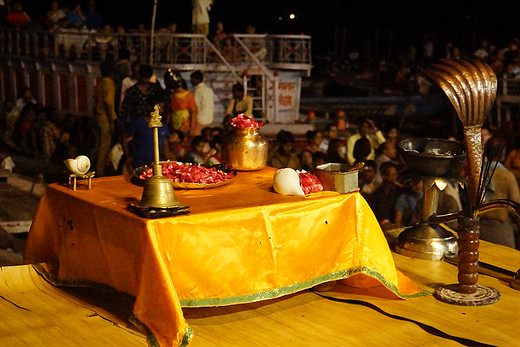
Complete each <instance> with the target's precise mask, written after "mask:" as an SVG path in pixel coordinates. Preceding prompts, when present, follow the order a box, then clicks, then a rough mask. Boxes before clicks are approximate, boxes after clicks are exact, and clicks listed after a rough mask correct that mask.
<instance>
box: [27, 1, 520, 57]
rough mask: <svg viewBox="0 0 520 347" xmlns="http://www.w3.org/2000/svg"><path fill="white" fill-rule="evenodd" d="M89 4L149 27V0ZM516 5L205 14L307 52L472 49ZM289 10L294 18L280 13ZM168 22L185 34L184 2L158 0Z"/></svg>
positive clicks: (234, 4)
mask: <svg viewBox="0 0 520 347" xmlns="http://www.w3.org/2000/svg"><path fill="white" fill-rule="evenodd" d="M49 2H50V1H49ZM47 3H48V2H47V1H38V2H37V3H36V4H35V1H29V0H26V1H25V2H24V8H25V9H26V11H27V12H29V13H30V14H31V10H33V11H34V12H36V11H42V12H44V11H45V10H46V8H47V6H48V5H47ZM63 3H65V1H61V2H60V4H63ZM97 3H98V10H99V11H100V12H101V14H102V16H103V18H105V19H106V20H107V21H108V22H110V23H112V24H114V26H116V25H118V24H122V25H124V26H125V27H127V28H132V27H137V25H138V24H139V23H140V22H142V23H144V24H145V25H146V26H147V27H149V26H150V22H151V17H152V8H153V0H104V1H101V0H98V1H97ZM516 3H517V4H515V5H511V4H509V5H508V6H503V7H500V6H498V5H497V2H492V1H471V0H437V1H416V0H415V1H411V0H409V1H370V0H365V1H360V0H321V1H319V0H262V1H259V0H240V1H239V0H215V3H214V5H213V8H212V11H211V12H210V17H211V20H212V22H215V21H216V20H218V19H220V20H222V21H223V22H224V25H225V27H226V30H227V31H229V32H237V33H243V32H244V29H245V26H246V25H247V24H249V23H252V24H254V25H255V26H256V27H257V32H259V33H263V32H266V31H267V32H269V33H273V34H300V33H305V34H309V35H311V36H313V42H312V44H313V49H314V51H315V54H316V53H318V54H324V55H326V54H328V52H330V51H331V50H333V49H334V47H339V46H342V45H343V46H345V47H346V49H350V48H353V47H356V48H359V47H360V46H361V45H362V44H363V42H365V41H366V39H367V38H368V39H370V40H371V41H372V44H374V43H375V42H377V44H378V49H379V50H383V51H384V50H385V49H388V46H389V45H391V49H392V50H394V51H396V50H400V49H405V48H406V46H408V45H409V44H415V45H416V46H418V45H420V43H421V41H422V38H423V37H424V35H425V34H426V35H435V38H436V42H438V43H439V44H444V43H446V42H447V41H451V42H453V43H455V44H457V45H459V46H462V47H464V46H467V47H468V49H472V48H473V47H471V46H472V45H475V43H476V42H477V40H478V39H479V38H480V37H483V36H485V37H487V38H489V40H490V41H492V42H495V43H496V44H497V45H498V46H499V47H500V46H502V45H505V44H507V42H509V40H511V38H513V37H514V36H518V35H519V34H520V33H519V31H520V25H519V24H518V23H519V22H520V21H519V20H518V14H519V13H520V12H519V11H520V2H516ZM42 7H43V8H42ZM290 13H294V14H295V15H296V19H295V20H289V19H288V16H289V14H290ZM280 18H281V20H280ZM169 22H176V23H178V25H179V31H180V32H190V30H191V1H190V0H158V14H157V23H156V27H160V26H165V25H167V24H168V23H169Z"/></svg>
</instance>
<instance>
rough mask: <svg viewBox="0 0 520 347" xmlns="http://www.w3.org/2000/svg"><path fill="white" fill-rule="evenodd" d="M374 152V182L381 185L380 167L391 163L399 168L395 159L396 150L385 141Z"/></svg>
mask: <svg viewBox="0 0 520 347" xmlns="http://www.w3.org/2000/svg"><path fill="white" fill-rule="evenodd" d="M376 152H377V153H378V155H377V157H376V159H375V162H376V164H377V175H376V182H377V184H381V181H382V180H383V179H382V177H381V165H382V164H383V163H386V162H388V161H391V162H392V163H394V164H395V165H396V166H397V167H399V161H398V158H397V149H396V148H395V147H394V146H393V145H392V144H391V143H387V142H386V141H385V142H383V143H382V144H381V146H379V148H378V149H377V151H376Z"/></svg>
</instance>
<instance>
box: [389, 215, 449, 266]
mask: <svg viewBox="0 0 520 347" xmlns="http://www.w3.org/2000/svg"><path fill="white" fill-rule="evenodd" d="M395 251H396V252H397V253H399V254H402V255H405V256H408V257H412V258H419V259H427V260H442V258H443V257H444V256H448V257H453V256H456V254H457V251H458V247H457V237H456V236H455V235H454V234H453V233H451V232H449V231H448V230H446V229H444V228H443V227H441V226H440V225H437V224H432V225H430V224H428V223H426V222H422V223H419V224H417V225H414V226H413V227H410V228H406V229H405V230H403V231H402V232H401V233H400V234H399V236H398V237H397V243H396V245H395Z"/></svg>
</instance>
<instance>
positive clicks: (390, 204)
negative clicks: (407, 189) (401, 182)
mask: <svg viewBox="0 0 520 347" xmlns="http://www.w3.org/2000/svg"><path fill="white" fill-rule="evenodd" d="M381 175H382V177H383V182H382V183H381V186H379V188H377V189H376V190H375V191H374V192H373V193H372V195H371V196H370V198H369V199H368V204H369V205H370V207H371V208H372V211H374V214H375V216H376V218H377V220H378V222H379V223H380V224H381V225H382V226H385V225H388V224H394V223H395V203H396V201H397V198H398V197H399V195H401V192H402V188H401V187H399V186H398V185H397V184H396V180H397V168H396V166H395V164H393V163H392V162H386V163H384V164H383V165H381Z"/></svg>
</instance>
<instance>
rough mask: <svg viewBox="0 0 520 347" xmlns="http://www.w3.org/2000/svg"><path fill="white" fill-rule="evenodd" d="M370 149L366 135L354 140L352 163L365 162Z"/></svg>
mask: <svg viewBox="0 0 520 347" xmlns="http://www.w3.org/2000/svg"><path fill="white" fill-rule="evenodd" d="M371 150H372V145H371V144H370V141H369V140H368V139H367V138H366V137H362V138H360V139H358V140H357V141H356V143H355V144H354V151H353V153H352V154H353V155H354V159H355V160H354V164H353V165H355V164H357V163H361V162H365V161H367V160H369V158H368V157H369V156H370V153H371Z"/></svg>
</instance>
